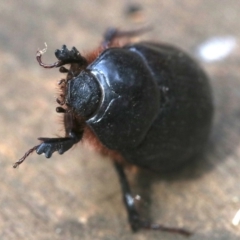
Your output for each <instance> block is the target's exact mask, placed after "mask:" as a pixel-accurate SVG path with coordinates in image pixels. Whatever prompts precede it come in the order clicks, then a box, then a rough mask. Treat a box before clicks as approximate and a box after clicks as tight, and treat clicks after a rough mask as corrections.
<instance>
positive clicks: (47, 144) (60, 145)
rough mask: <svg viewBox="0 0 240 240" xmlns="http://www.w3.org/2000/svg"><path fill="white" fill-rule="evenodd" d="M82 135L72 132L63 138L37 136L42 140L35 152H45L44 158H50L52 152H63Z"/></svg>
mask: <svg viewBox="0 0 240 240" xmlns="http://www.w3.org/2000/svg"><path fill="white" fill-rule="evenodd" d="M81 138H82V136H77V135H76V134H74V133H73V132H71V133H70V136H69V137H64V138H38V140H40V141H43V142H42V143H41V144H40V145H39V147H38V148H37V149H36V152H37V154H42V153H44V154H45V157H46V158H50V157H51V156H52V154H53V153H54V152H56V151H57V152H58V153H59V154H63V153H65V152H66V151H68V150H69V149H70V148H71V147H72V146H73V145H74V144H76V143H77V142H79V141H80V139H81Z"/></svg>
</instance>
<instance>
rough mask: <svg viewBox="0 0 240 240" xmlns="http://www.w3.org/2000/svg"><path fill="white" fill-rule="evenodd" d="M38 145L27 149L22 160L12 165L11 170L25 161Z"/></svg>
mask: <svg viewBox="0 0 240 240" xmlns="http://www.w3.org/2000/svg"><path fill="white" fill-rule="evenodd" d="M39 146H40V145H37V146H34V147H33V148H31V149H29V150H28V151H27V152H26V153H25V154H24V155H23V157H22V158H20V159H19V160H18V161H17V162H15V163H14V164H13V168H17V167H18V166H19V165H20V164H21V163H23V162H24V161H25V159H26V158H27V157H28V156H29V155H30V154H31V153H32V152H34V151H35V150H36V149H37V148H38V147H39Z"/></svg>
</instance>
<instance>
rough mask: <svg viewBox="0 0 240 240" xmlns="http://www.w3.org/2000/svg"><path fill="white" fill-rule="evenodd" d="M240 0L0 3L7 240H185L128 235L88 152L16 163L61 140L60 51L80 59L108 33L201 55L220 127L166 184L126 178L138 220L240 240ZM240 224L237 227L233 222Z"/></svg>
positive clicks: (100, 160)
mask: <svg viewBox="0 0 240 240" xmlns="http://www.w3.org/2000/svg"><path fill="white" fill-rule="evenodd" d="M239 10H240V1H238V0H221V1H216V0H195V1H190V0H181V1H174V0H170V1H169V0H168V1H166V0H162V1H159V0H151V1H149V0H148V1H147V0H132V1H127V0H125V1H123V0H122V1H110V0H98V1H97V0H93V1H88V0H81V1H77V0H68V1H57V0H52V1H46V0H42V1H30V0H22V1H14V0H9V1H7V2H6V1H0V57H1V65H0V81H1V86H2V87H1V88H0V100H1V104H0V113H1V117H0V133H1V139H0V166H1V174H0V239H9V240H15V239H24V240H28V239H34V240H36V239H39V240H48V239H51V240H54V239H56V240H68V239H69V240H70V239H81V240H82V239H89V240H90V239H101V240H103V239H104V240H107V239H109V240H112V239H136V240H140V239H141V240H144V239H167V240H168V239H184V238H183V237H182V236H178V235H174V234H169V233H163V232H153V231H140V232H139V233H136V234H132V232H131V231H130V228H129V225H128V223H127V219H126V212H125V208H124V206H123V204H122V199H121V192H120V187H119V183H118V179H117V176H116V173H115V172H114V169H113V167H112V164H111V162H110V160H109V159H106V158H105V157H103V156H99V155H97V154H96V153H94V152H91V151H90V150H87V149H85V148H83V147H82V146H81V145H78V146H76V147H75V148H74V149H73V150H71V151H69V152H67V153H66V154H64V155H63V156H59V155H58V154H54V155H53V157H52V158H51V159H45V158H44V157H43V156H38V155H36V154H35V153H34V154H32V155H31V156H30V157H29V158H28V159H27V160H26V162H25V163H24V164H23V165H21V166H20V167H19V168H18V169H13V168H12V164H13V163H14V162H15V161H16V160H18V159H19V158H20V157H22V155H23V154H24V153H25V152H26V151H27V150H28V149H29V148H31V147H32V146H34V145H36V144H37V143H38V141H37V137H40V136H41V137H45V136H46V137H54V136H56V135H61V134H63V131H62V130H63V126H62V125H61V121H60V120H59V119H60V117H59V116H57V114H56V112H55V107H56V106H57V104H56V102H55V99H56V96H57V93H58V90H57V81H58V80H59V79H61V78H62V77H63V75H61V74H60V73H59V72H58V71H57V70H56V69H52V70H46V69H43V68H41V67H39V65H38V64H37V62H36V60H35V54H36V50H37V49H38V48H40V49H42V48H44V43H45V42H46V43H47V45H48V51H47V53H46V54H45V55H44V57H43V61H44V62H46V63H52V62H54V61H55V60H56V59H55V56H54V51H55V49H57V48H60V47H61V46H62V44H67V46H69V48H70V47H72V46H75V47H77V49H78V50H79V51H80V52H81V53H82V54H84V52H87V51H91V50H92V49H94V48H96V47H97V46H99V43H100V42H101V40H102V35H103V32H105V30H106V29H107V28H108V27H118V28H120V29H123V30H131V29H136V28H139V27H142V26H146V25H149V26H152V27H153V29H152V30H151V31H149V32H147V33H146V34H144V35H142V36H141V37H140V39H145V40H154V41H161V42H167V43H170V44H173V45H176V46H179V47H180V48H182V49H184V50H185V51H186V52H188V53H189V54H191V55H192V56H194V57H195V58H196V59H197V60H198V61H199V62H200V64H201V65H202V66H203V68H204V69H205V71H206V72H207V74H208V75H209V77H210V79H211V83H212V86H213V93H214V101H215V118H214V126H213V131H212V134H211V138H210V144H209V147H208V149H207V152H206V156H204V157H203V158H202V159H201V160H200V161H198V162H197V163H195V164H193V165H191V166H188V167H186V168H184V169H183V170H181V171H179V172H176V173H172V174H169V175H166V176H159V175H157V174H152V173H148V172H142V173H140V174H132V173H130V172H128V177H129V179H130V182H131V185H132V189H133V193H134V195H138V194H139V195H140V196H141V197H142V198H141V200H140V201H139V202H138V206H139V207H140V209H141V211H142V212H143V213H144V214H145V216H148V217H149V218H151V219H152V221H153V222H156V223H164V224H165V225H167V226H175V227H177V226H178V227H185V228H186V229H188V230H190V231H192V232H194V235H193V236H191V237H190V239H196V240H197V239H209V240H213V239H222V240H224V239H230V240H231V239H239V237H240V225H238V221H239V217H238V215H237V212H238V210H239V209H240V184H239V181H240V175H239V169H240V123H239V117H240V106H239V103H240V49H239V40H240V32H239V29H240V21H239ZM234 217H235V218H234Z"/></svg>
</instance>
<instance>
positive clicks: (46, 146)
mask: <svg viewBox="0 0 240 240" xmlns="http://www.w3.org/2000/svg"><path fill="white" fill-rule="evenodd" d="M82 135H83V132H82V134H81V135H80V134H79V133H78V134H75V133H74V132H70V133H69V137H64V138H38V140H40V141H42V143H41V144H39V145H37V146H34V147H33V148H31V149H30V150H28V151H27V152H26V153H25V154H24V156H23V157H22V158H20V159H19V160H18V161H17V162H15V163H14V164H13V167H14V168H17V167H18V166H19V165H20V164H21V163H22V162H24V160H25V159H26V158H27V157H28V156H29V155H30V154H31V153H32V152H34V151H35V150H36V152H37V154H42V153H44V154H45V157H46V158H50V157H51V156H52V154H53V153H54V152H58V153H59V154H63V153H65V152H66V151H68V150H69V149H70V148H71V147H72V146H73V145H74V144H76V143H77V142H79V141H80V140H81V138H82Z"/></svg>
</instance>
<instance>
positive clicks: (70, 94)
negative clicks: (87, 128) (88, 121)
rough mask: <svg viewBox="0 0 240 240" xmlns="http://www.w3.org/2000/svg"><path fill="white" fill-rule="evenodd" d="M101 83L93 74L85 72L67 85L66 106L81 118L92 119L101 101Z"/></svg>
mask: <svg viewBox="0 0 240 240" xmlns="http://www.w3.org/2000/svg"><path fill="white" fill-rule="evenodd" d="M101 95H102V94H101V90H100V86H99V83H98V82H97V80H96V78H95V77H94V76H93V74H92V73H90V72H88V71H86V70H84V71H81V73H80V74H79V75H78V76H77V77H74V78H72V79H71V80H70V81H68V83H67V94H66V104H67V105H68V106H69V107H70V108H72V109H73V111H74V112H76V113H77V114H78V115H79V116H81V117H84V118H89V117H91V116H92V115H93V114H94V112H96V110H97V109H98V107H99V104H100V101H101Z"/></svg>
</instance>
